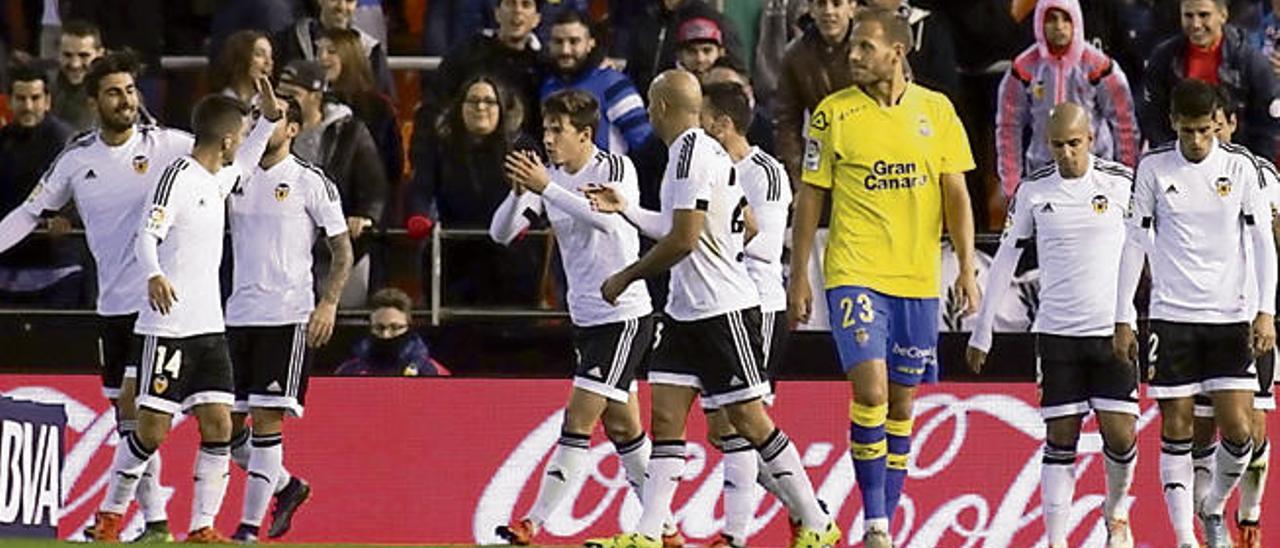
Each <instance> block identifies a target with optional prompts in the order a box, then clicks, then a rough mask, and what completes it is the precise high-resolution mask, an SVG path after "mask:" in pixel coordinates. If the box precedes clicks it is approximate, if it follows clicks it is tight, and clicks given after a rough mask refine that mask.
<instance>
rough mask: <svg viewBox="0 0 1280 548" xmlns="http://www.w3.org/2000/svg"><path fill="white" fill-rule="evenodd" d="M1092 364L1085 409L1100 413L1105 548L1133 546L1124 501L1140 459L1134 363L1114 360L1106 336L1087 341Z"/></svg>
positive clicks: (1136, 376) (1108, 338)
mask: <svg viewBox="0 0 1280 548" xmlns="http://www.w3.org/2000/svg"><path fill="white" fill-rule="evenodd" d="M1085 346H1086V348H1087V349H1088V353H1089V357H1090V360H1089V361H1090V362H1091V363H1092V367H1090V368H1089V374H1088V375H1087V378H1088V383H1089V407H1091V408H1093V410H1094V413H1096V414H1097V417H1098V430H1099V431H1100V432H1101V433H1102V458H1103V469H1104V473H1105V475H1106V481H1107V491H1106V497H1107V498H1106V499H1105V500H1104V501H1103V504H1102V515H1103V519H1105V520H1106V524H1107V546H1108V548H1131V547H1132V546H1133V544H1134V542H1133V531H1132V530H1131V528H1130V527H1129V509H1128V507H1127V504H1126V503H1127V501H1128V497H1129V488H1130V487H1132V486H1133V475H1134V470H1135V468H1136V466H1137V462H1138V445H1137V431H1136V428H1137V426H1136V425H1137V420H1138V415H1139V414H1140V413H1141V409H1139V407H1138V384H1139V383H1138V369H1137V367H1136V366H1135V365H1134V364H1130V363H1128V362H1125V361H1120V360H1117V359H1116V357H1115V353H1114V352H1113V351H1112V344H1111V338H1110V337H1089V338H1087V339H1085Z"/></svg>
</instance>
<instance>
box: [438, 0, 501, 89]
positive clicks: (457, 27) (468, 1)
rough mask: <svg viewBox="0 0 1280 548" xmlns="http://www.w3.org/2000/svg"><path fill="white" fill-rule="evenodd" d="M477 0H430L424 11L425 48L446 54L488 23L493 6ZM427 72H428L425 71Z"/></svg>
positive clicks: (441, 54) (439, 54)
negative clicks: (490, 6)
mask: <svg viewBox="0 0 1280 548" xmlns="http://www.w3.org/2000/svg"><path fill="white" fill-rule="evenodd" d="M488 3H489V2H476V1H475V0H431V1H430V2H427V9H425V10H423V11H422V52H423V53H424V54H426V55H436V56H443V55H445V54H447V53H449V52H450V51H453V49H454V48H455V47H457V46H458V45H460V44H462V42H464V41H466V40H468V39H470V38H471V36H472V35H474V34H475V33H477V32H479V31H480V30H481V29H483V28H485V27H487V26H488V24H489V19H490V18H492V17H493V10H491V9H490V8H489V6H487V5H486V4H488ZM424 76H426V75H424Z"/></svg>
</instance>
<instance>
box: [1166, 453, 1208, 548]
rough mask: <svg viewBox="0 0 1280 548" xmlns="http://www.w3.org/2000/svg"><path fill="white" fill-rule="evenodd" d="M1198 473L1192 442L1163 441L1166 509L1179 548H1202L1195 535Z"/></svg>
mask: <svg viewBox="0 0 1280 548" xmlns="http://www.w3.org/2000/svg"><path fill="white" fill-rule="evenodd" d="M1194 481H1195V472H1194V471H1193V470H1192V469H1191V440H1189V439H1188V440H1170V439H1168V438H1162V439H1161V447H1160V483H1161V485H1163V487H1164V505H1165V510H1167V511H1168V513H1169V523H1170V525H1172V526H1173V532H1174V534H1175V535H1176V536H1177V539H1178V544H1191V545H1192V546H1199V543H1198V541H1197V540H1196V534H1195V523H1194V522H1193V519H1194V518H1195V510H1194V509H1193V508H1192V504H1193V501H1192V498H1191V491H1189V490H1188V488H1189V487H1192V484H1193V483H1194Z"/></svg>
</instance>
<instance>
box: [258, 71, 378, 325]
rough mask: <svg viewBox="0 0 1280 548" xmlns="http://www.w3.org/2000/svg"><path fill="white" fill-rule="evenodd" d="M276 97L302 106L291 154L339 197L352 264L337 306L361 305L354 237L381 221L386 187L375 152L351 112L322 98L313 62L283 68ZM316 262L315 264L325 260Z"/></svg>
mask: <svg viewBox="0 0 1280 548" xmlns="http://www.w3.org/2000/svg"><path fill="white" fill-rule="evenodd" d="M278 92H279V94H280V95H281V96H283V97H287V98H293V99H294V100H296V101H298V105H299V106H301V107H302V131H300V132H299V133H298V135H297V137H294V140H293V153H294V155H296V156H297V157H299V158H301V159H302V160H304V161H306V162H308V163H311V164H315V165H316V166H318V167H320V168H321V169H322V170H324V174H325V175H326V176H328V177H329V178H330V179H332V180H333V182H334V184H335V185H337V187H338V193H339V194H340V195H341V197H342V210H343V213H344V214H345V215H346V217H347V229H348V231H349V233H350V234H351V240H352V242H353V243H354V245H355V265H354V266H353V267H352V269H351V277H350V278H349V280H348V282H347V286H346V288H345V289H344V290H343V293H342V299H341V300H340V301H339V305H340V306H341V307H349V306H362V305H363V304H364V301H365V299H366V297H367V294H368V290H369V287H368V285H369V283H368V280H369V257H368V251H369V249H368V245H362V242H361V241H360V236H361V234H363V233H364V231H365V230H366V229H368V228H370V227H372V226H374V224H375V223H377V222H378V221H379V220H380V219H381V218H382V210H383V207H384V206H385V204H386V200H387V193H388V192H389V188H390V185H389V184H388V182H387V174H386V171H385V170H384V169H383V167H382V166H383V164H382V159H381V157H380V156H379V155H378V147H377V145H375V144H374V141H373V136H372V135H370V133H369V128H367V127H365V125H364V123H362V122H360V121H359V120H358V119H357V118H356V117H355V116H354V115H353V114H352V112H351V107H348V106H347V105H344V104H342V103H341V102H339V101H337V100H336V99H334V98H333V97H329V96H326V95H325V80H324V67H322V66H320V64H319V63H317V62H315V61H293V62H291V63H289V65H288V66H286V67H285V68H284V70H283V71H281V73H280V87H279V90H278ZM318 259H319V260H318V261H317V262H318V263H323V262H324V260H325V258H324V257H319V258H318ZM322 266H327V265H322Z"/></svg>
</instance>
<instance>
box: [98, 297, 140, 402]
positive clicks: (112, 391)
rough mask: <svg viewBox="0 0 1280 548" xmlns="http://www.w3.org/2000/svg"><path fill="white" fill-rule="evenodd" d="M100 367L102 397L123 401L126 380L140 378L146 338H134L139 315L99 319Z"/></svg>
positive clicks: (102, 317)
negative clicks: (139, 372) (135, 324)
mask: <svg viewBox="0 0 1280 548" xmlns="http://www.w3.org/2000/svg"><path fill="white" fill-rule="evenodd" d="M98 321H99V327H98V365H99V366H101V367H102V395H104V396H106V397H107V398H109V399H113V400H114V399H117V398H119V397H120V387H121V386H123V385H124V379H126V378H131V379H132V378H137V377H138V362H139V361H141V359H142V337H141V336H139V335H136V334H134V332H133V324H134V323H135V322H137V321H138V315H137V314H126V315H123V316H98Z"/></svg>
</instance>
